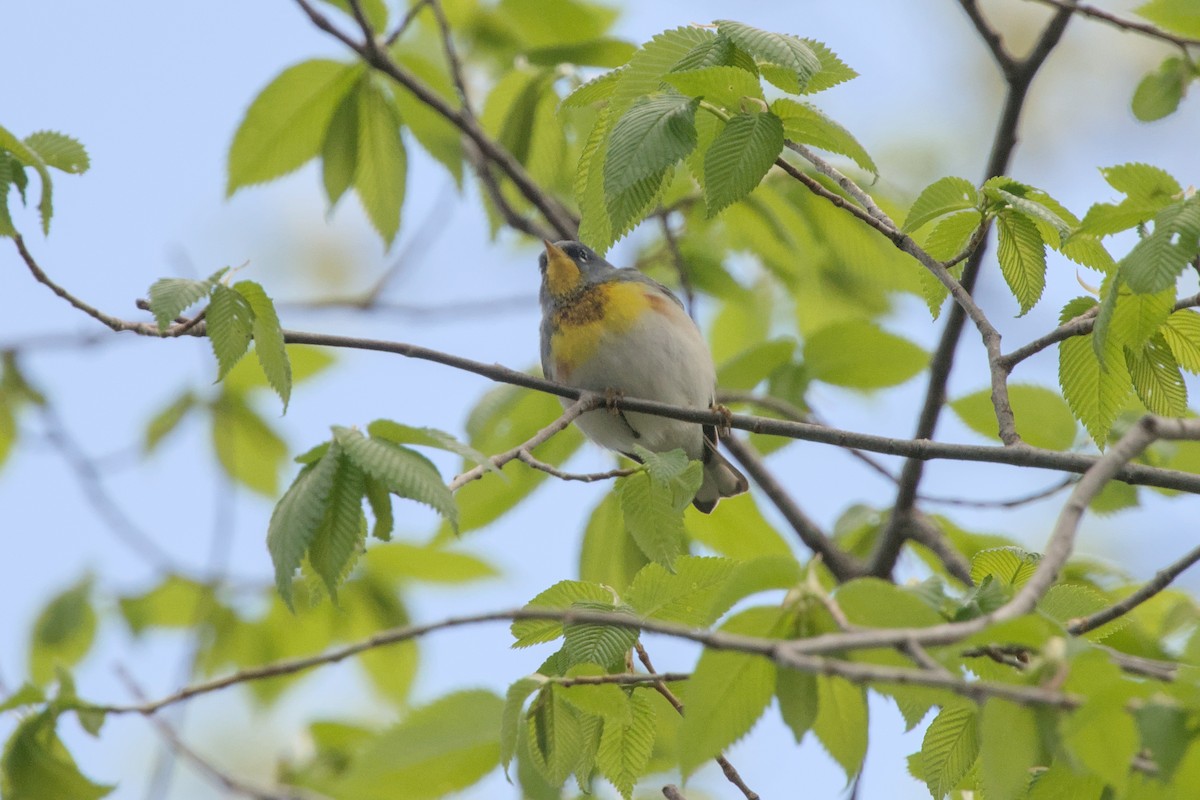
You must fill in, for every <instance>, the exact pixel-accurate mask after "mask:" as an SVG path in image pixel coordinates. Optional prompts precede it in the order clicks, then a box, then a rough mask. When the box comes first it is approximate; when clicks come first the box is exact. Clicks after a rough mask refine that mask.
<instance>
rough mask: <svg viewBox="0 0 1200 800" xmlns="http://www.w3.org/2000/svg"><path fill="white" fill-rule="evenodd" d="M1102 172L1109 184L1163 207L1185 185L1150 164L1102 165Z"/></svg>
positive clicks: (1136, 197)
mask: <svg viewBox="0 0 1200 800" xmlns="http://www.w3.org/2000/svg"><path fill="white" fill-rule="evenodd" d="M1100 174H1101V175H1103V176H1104V180H1106V181H1107V182H1108V185H1109V186H1111V187H1113V188H1114V189H1116V190H1117V191H1118V192H1121V193H1123V194H1126V195H1129V197H1130V198H1131V199H1135V200H1145V201H1149V202H1152V203H1155V204H1157V205H1158V207H1160V208H1161V207H1162V206H1165V205H1167V204H1168V203H1169V202H1171V200H1172V199H1174V198H1175V197H1177V196H1178V195H1179V194H1180V193H1181V192H1182V191H1183V187H1181V186H1180V185H1179V181H1177V180H1175V178H1173V177H1172V176H1171V175H1170V174H1169V173H1168V172H1167V171H1166V170H1164V169H1160V168H1159V167H1154V166H1151V165H1149V164H1140V163H1126V164H1118V165H1116V166H1112V167H1102V168H1101V169H1100Z"/></svg>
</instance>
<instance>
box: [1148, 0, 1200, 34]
mask: <svg viewBox="0 0 1200 800" xmlns="http://www.w3.org/2000/svg"><path fill="white" fill-rule="evenodd" d="M1133 11H1134V13H1135V14H1138V15H1139V16H1142V17H1145V18H1146V19H1148V20H1150V21H1151V22H1153V23H1154V24H1155V25H1159V26H1161V27H1163V28H1166V29H1167V30H1170V31H1174V32H1175V33H1179V34H1182V35H1184V36H1190V37H1192V38H1200V13H1198V12H1197V11H1196V6H1195V5H1194V4H1192V3H1191V2H1190V0H1150V2H1149V3H1144V4H1142V5H1140V6H1138V7H1137V8H1135V9H1134V10H1133Z"/></svg>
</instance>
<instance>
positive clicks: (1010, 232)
mask: <svg viewBox="0 0 1200 800" xmlns="http://www.w3.org/2000/svg"><path fill="white" fill-rule="evenodd" d="M996 230H997V234H998V236H999V239H1000V246H999V249H998V252H997V257H998V258H999V260H1000V272H1001V273H1002V274H1003V275H1004V280H1005V282H1006V283H1008V288H1009V289H1011V290H1012V293H1013V295H1014V296H1015V297H1016V298H1017V302H1018V303H1019V304H1020V306H1021V314H1020V315H1018V316H1023V315H1025V314H1026V313H1027V312H1028V311H1029V309H1031V308H1033V306H1034V305H1035V304H1036V303H1037V301H1038V300H1039V299H1041V296H1042V292H1043V291H1044V290H1045V288H1046V245H1045V242H1043V241H1042V235H1041V234H1040V233H1038V229H1037V226H1036V225H1034V224H1033V223H1032V222H1031V221H1030V220H1029V218H1028V217H1026V216H1024V215H1022V214H1016V213H1012V212H1008V213H1001V214H1000V215H999V216H998V217H997V218H996Z"/></svg>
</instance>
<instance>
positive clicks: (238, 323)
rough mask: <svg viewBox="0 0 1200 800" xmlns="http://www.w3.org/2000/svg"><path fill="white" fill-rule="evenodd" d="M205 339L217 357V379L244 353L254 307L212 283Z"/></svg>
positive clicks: (222, 286)
mask: <svg viewBox="0 0 1200 800" xmlns="http://www.w3.org/2000/svg"><path fill="white" fill-rule="evenodd" d="M205 323H206V324H207V325H208V340H209V342H210V343H211V344H212V349H213V355H215V356H216V357H217V365H218V371H217V380H218V381H219V380H221V379H222V378H224V377H225V375H226V374H227V373H228V372H229V370H231V369H233V366H234V364H236V363H237V362H238V361H240V360H241V359H242V356H244V355H246V350H247V349H249V347H250V338H251V336H252V335H253V331H254V309H253V308H251V306H250V303H249V301H247V300H246V298H245V297H243V296H242V295H241V294H240V293H239V292H236V291H234V290H233V289H231V288H229V287H228V286H226V285H224V284H222V283H218V284H216V285H214V286H213V293H212V300H211V301H210V302H209V304H208V314H207V315H206V317H205Z"/></svg>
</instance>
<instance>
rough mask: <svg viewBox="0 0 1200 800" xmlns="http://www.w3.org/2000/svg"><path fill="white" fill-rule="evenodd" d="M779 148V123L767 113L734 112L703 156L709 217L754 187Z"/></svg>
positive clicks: (705, 199)
mask: <svg viewBox="0 0 1200 800" xmlns="http://www.w3.org/2000/svg"><path fill="white" fill-rule="evenodd" d="M782 149H783V123H782V122H781V121H780V119H779V118H778V117H776V116H775V115H774V114H770V113H747V114H735V115H734V116H733V117H732V118H731V119H730V120H729V121H728V122H727V123H725V127H724V128H723V129H722V130H721V132H720V133H718V134H717V138H716V139H714V140H713V142H712V144H711V145H710V146H709V148H708V152H707V153H706V154H705V156H704V203H705V206H706V208H707V209H708V215H709V216H710V217H712V216H715V215H716V214H717V213H718V212H720V211H721V210H722V209H723V208H725V207H726V206H729V205H732V204H733V203H736V202H737V201H738V200H741V199H742V198H743V197H745V196H746V195H748V194H749V193H750V192H751V191H753V190H754V187H756V186H758V184H759V183H760V182H761V181H762V179H763V178H764V177H765V176H766V174H767V171H768V170H770V169H771V166H772V165H773V164H774V163H775V159H776V158H778V157H779V153H780V152H781V151H782Z"/></svg>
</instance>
